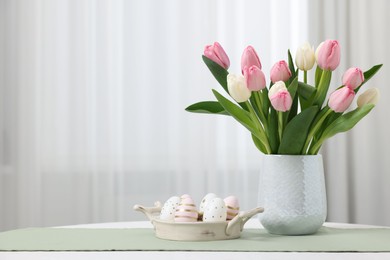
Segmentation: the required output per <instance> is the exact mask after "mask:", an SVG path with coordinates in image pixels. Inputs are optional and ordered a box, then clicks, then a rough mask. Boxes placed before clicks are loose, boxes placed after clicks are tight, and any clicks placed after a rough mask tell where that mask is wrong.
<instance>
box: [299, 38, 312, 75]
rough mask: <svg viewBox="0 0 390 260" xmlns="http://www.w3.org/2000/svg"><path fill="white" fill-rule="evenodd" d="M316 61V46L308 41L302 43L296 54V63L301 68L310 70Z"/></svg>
mask: <svg viewBox="0 0 390 260" xmlns="http://www.w3.org/2000/svg"><path fill="white" fill-rule="evenodd" d="M315 61H316V57H315V55H314V48H313V47H312V46H310V44H309V43H308V42H305V43H304V44H302V45H301V46H300V47H299V48H298V49H297V53H296V55H295V64H296V65H297V67H298V68H299V69H300V70H303V71H308V70H311V69H312V68H313V66H314V63H315Z"/></svg>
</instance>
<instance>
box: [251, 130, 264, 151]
mask: <svg viewBox="0 0 390 260" xmlns="http://www.w3.org/2000/svg"><path fill="white" fill-rule="evenodd" d="M252 140H253V143H254V144H255V146H256V147H257V149H259V150H260V152H262V153H264V154H267V149H266V148H265V146H264V145H263V143H262V142H261V141H260V140H259V138H257V137H256V136H254V135H253V134H252Z"/></svg>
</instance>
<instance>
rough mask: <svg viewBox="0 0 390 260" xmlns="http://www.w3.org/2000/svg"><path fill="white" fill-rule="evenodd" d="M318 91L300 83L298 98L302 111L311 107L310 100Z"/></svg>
mask: <svg viewBox="0 0 390 260" xmlns="http://www.w3.org/2000/svg"><path fill="white" fill-rule="evenodd" d="M316 91H317V89H316V88H315V87H313V86H311V85H309V84H306V83H304V82H300V81H299V82H298V96H299V102H300V104H301V109H302V110H305V109H306V108H308V107H310V98H312V97H314V95H315V93H316Z"/></svg>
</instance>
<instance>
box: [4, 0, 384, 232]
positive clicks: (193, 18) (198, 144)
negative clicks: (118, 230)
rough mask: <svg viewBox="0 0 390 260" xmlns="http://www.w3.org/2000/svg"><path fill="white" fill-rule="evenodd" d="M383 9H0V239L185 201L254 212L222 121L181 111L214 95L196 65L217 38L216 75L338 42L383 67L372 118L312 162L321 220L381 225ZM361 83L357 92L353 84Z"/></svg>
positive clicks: (248, 5) (40, 5)
mask: <svg viewBox="0 0 390 260" xmlns="http://www.w3.org/2000/svg"><path fill="white" fill-rule="evenodd" d="M387 10H389V3H388V2H387V1H386V0H376V1H368V0H366V1H363V0H361V1H346V0H343V1H307V0H294V1H287V0H276V1H275V0H274V1H269V0H261V1H255V0H251V1H238V0H237V1H236V0H227V1H224V0H219V1H217V0H213V1H209V0H201V1H198V0H186V1H180V0H166V1H157V0H154V1H153V0H129V1H126V0H116V1H108V0H96V1H92V0H82V1H76V0H70V1H61V0H56V1H49V0H14V1H12V0H0V230H8V229H14V228H21V227H28V226H53V225H66V224H77V223H91V222H108V221H129V220H144V217H143V216H141V214H139V213H136V212H133V210H132V206H133V205H134V204H136V203H139V204H145V205H151V204H152V203H153V202H154V201H155V200H162V201H164V200H165V199H167V198H168V197H170V196H171V195H175V194H183V193H189V194H191V195H192V196H193V197H194V199H195V200H196V202H197V203H199V202H200V200H201V198H202V197H203V195H205V194H206V193H208V192H214V193H217V194H218V195H219V196H221V197H225V196H228V195H230V194H234V195H236V196H238V197H239V198H240V202H241V208H242V209H248V208H251V207H254V206H256V203H257V202H256V201H257V185H258V184H257V179H258V172H259V168H260V165H261V156H260V154H259V152H258V151H257V149H256V148H255V146H254V145H253V144H252V141H251V138H250V135H249V134H248V133H247V131H246V129H244V128H242V127H241V126H240V125H238V124H237V123H236V122H235V121H234V120H232V119H231V118H227V117H223V116H208V115H198V114H190V113H187V112H185V111H184V108H185V107H187V106H188V105H189V104H192V103H194V102H197V101H200V100H210V99H213V95H212V93H211V88H217V89H218V88H219V86H218V85H217V83H216V81H215V80H214V79H213V77H212V75H211V74H210V73H209V72H208V70H207V68H206V66H205V65H204V64H203V63H202V60H201V54H202V52H203V47H204V45H206V44H211V43H213V42H214V41H219V42H220V43H221V44H222V45H223V46H224V48H225V50H226V52H227V53H228V55H229V56H230V60H231V63H232V66H231V69H230V71H232V72H236V73H238V72H239V71H240V57H241V52H242V50H243V49H244V48H245V47H246V46H247V45H249V44H250V45H253V46H254V47H255V48H256V50H257V52H258V54H259V56H260V58H261V61H262V65H263V70H264V71H265V72H266V76H267V77H268V76H269V73H268V71H269V69H270V68H271V66H272V65H273V63H274V62H276V61H278V60H281V59H286V58H287V49H288V48H290V49H291V51H292V53H293V55H294V54H295V49H296V48H297V47H298V46H299V45H300V44H301V43H303V42H304V41H309V42H310V43H311V44H313V45H314V46H315V47H316V46H317V45H318V44H319V43H320V42H321V41H323V40H325V39H327V38H334V39H338V40H339V41H340V44H341V48H342V61H341V65H340V67H339V68H338V69H337V71H336V73H335V74H334V76H333V81H332V86H331V88H336V87H338V84H339V82H340V78H341V75H342V73H343V72H344V71H345V70H346V69H347V68H348V67H351V66H359V67H362V68H363V69H364V70H366V69H368V68H369V67H370V66H372V65H374V64H377V63H385V65H384V67H383V68H382V70H381V71H380V72H379V73H378V75H377V76H376V77H375V78H374V79H373V80H371V81H370V83H369V84H367V85H368V86H374V87H377V88H379V89H380V91H381V93H382V98H381V101H380V103H379V104H378V106H377V107H376V108H375V110H374V111H373V112H372V113H370V115H369V116H367V117H366V118H364V119H363V121H362V122H361V123H360V124H358V125H357V126H356V127H355V128H354V129H353V130H352V131H350V132H349V133H347V134H340V135H338V136H336V137H335V138H333V139H332V140H330V141H328V142H327V143H326V145H325V146H324V148H323V150H322V153H323V155H324V159H325V170H326V180H327V191H328V204H329V205H328V210H329V214H328V221H335V222H352V223H366V224H377V225H390V203H389V201H390V189H388V186H389V185H390V165H389V164H390V162H389V160H388V157H389V155H388V153H386V150H385V149H386V148H387V147H388V146H389V145H390V140H389V137H388V134H387V133H388V132H390V126H389V120H388V115H387V113H388V109H386V103H387V100H388V97H389V94H390V93H389V92H390V91H389V88H388V87H387V86H386V82H389V80H390V78H389V77H390V76H389V75H390V73H389V72H390V71H389V68H388V65H387V64H386V61H387V60H390V51H389V50H388V49H387V46H389V41H390V37H389V34H388V28H387V27H388V26H387V25H388V24H389V22H390V21H389V18H388V17H387V13H386V12H387ZM368 86H365V87H368Z"/></svg>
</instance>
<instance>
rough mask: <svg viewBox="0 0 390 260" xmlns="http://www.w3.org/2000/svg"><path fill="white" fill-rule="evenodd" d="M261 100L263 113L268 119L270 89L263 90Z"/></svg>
mask: <svg viewBox="0 0 390 260" xmlns="http://www.w3.org/2000/svg"><path fill="white" fill-rule="evenodd" d="M260 100H261V104H262V106H263V113H264V115H265V117H268V113H269V108H270V106H271V102H270V101H269V98H268V89H267V88H264V89H263V90H261V93H260Z"/></svg>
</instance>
